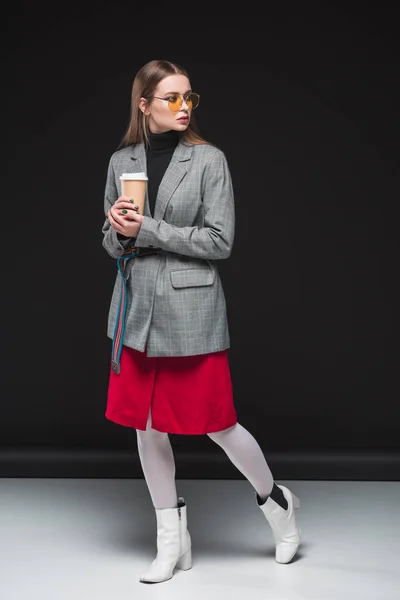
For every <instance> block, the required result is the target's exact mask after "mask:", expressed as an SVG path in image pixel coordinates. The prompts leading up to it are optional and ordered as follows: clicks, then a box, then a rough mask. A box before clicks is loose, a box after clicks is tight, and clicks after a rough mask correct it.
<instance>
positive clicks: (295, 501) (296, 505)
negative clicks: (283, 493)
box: [292, 493, 300, 508]
mask: <svg viewBox="0 0 400 600" xmlns="http://www.w3.org/2000/svg"><path fill="white" fill-rule="evenodd" d="M292 496H293V506H294V508H300V500H299V499H298V497H297V496H295V495H294V494H293V493H292Z"/></svg>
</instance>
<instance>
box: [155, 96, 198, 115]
mask: <svg viewBox="0 0 400 600" xmlns="http://www.w3.org/2000/svg"><path fill="white" fill-rule="evenodd" d="M189 94H196V96H197V98H198V101H197V104H196V106H195V107H194V108H193V107H192V108H191V109H190V110H196V108H197V107H198V106H199V104H200V95H199V94H197V93H196V92H189ZM173 95H174V96H178V98H180V100H181V103H180V106H179V107H178V108H177V109H176V110H172V108H171V107H170V106H168V108H169V110H170V111H171V112H179V111H180V109H181V108H182V104H183V101H185V102H186V103H187V100H186V98H185V97H184V96H182V94H173ZM153 98H157V100H164V101H165V102H168V104H169V98H162V97H161V96H153Z"/></svg>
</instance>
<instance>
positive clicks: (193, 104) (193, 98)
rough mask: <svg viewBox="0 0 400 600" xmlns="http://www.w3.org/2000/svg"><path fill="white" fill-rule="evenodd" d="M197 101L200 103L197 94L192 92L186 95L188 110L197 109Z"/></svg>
mask: <svg viewBox="0 0 400 600" xmlns="http://www.w3.org/2000/svg"><path fill="white" fill-rule="evenodd" d="M199 101H200V96H199V95H198V94H195V93H194V92H192V93H190V94H188V98H187V100H186V102H187V103H188V106H189V108H190V109H192V110H193V109H195V108H197V107H198V105H199Z"/></svg>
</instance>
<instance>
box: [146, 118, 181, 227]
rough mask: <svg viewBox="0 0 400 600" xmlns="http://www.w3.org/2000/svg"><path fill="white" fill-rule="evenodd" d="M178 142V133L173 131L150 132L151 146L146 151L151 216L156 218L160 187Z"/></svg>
mask: <svg viewBox="0 0 400 600" xmlns="http://www.w3.org/2000/svg"><path fill="white" fill-rule="evenodd" d="M178 142H179V132H178V131H173V130H171V131H166V132H165V133H152V132H151V131H149V146H148V147H147V149H146V158H147V177H148V179H149V180H148V184H147V185H148V193H149V203H150V213H151V216H154V208H155V205H156V198H157V193H158V188H159V185H160V183H161V180H162V178H163V177H164V173H165V171H166V169H167V167H168V165H169V163H170V160H171V158H172V155H173V153H174V151H175V148H176V146H177V145H178Z"/></svg>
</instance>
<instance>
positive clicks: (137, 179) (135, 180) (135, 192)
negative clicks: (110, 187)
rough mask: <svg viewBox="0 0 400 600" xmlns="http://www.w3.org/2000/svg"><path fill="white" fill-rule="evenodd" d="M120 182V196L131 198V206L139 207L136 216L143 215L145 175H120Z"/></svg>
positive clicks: (146, 179)
mask: <svg viewBox="0 0 400 600" xmlns="http://www.w3.org/2000/svg"><path fill="white" fill-rule="evenodd" d="M120 181H121V191H122V195H123V196H128V197H129V198H131V199H132V200H133V201H134V204H133V205H134V206H138V207H139V210H138V211H137V214H138V215H143V214H144V201H145V198H146V185H147V181H148V178H147V176H146V173H142V172H140V173H122V175H121V177H120Z"/></svg>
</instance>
